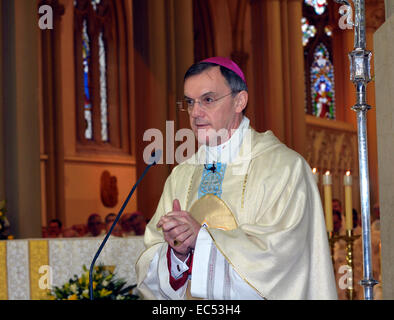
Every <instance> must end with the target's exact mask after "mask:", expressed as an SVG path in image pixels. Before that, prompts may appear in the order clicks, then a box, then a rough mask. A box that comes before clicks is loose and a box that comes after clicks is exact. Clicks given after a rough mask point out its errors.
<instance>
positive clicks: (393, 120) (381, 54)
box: [374, 7, 394, 300]
mask: <svg viewBox="0 0 394 320" xmlns="http://www.w3.org/2000/svg"><path fill="white" fill-rule="evenodd" d="M392 9H394V7H392ZM393 38H394V12H393V11H391V16H390V17H388V18H387V19H386V22H385V23H384V24H383V26H381V27H380V29H378V31H377V32H376V33H375V35H374V49H375V58H374V59H375V75H376V116H377V123H378V126H377V141H378V156H379V186H380V205H381V206H380V214H381V218H380V219H381V223H380V233H381V241H382V248H381V250H382V251H381V254H382V287H383V298H384V299H390V300H393V299H394V268H393V264H394V246H393V243H394V234H393V229H394V214H393V208H394V196H393V195H394V184H393V181H394V167H393V162H394V144H393V141H394V109H393V100H394V91H393V83H394V63H393V58H392V54H393V51H394V45H393V43H394V42H393V41H392V39H393Z"/></svg>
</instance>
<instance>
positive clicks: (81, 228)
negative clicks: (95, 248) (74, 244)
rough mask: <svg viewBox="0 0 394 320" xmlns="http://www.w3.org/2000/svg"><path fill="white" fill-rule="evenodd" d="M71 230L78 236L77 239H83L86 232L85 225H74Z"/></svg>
mask: <svg viewBox="0 0 394 320" xmlns="http://www.w3.org/2000/svg"><path fill="white" fill-rule="evenodd" d="M71 228H72V229H73V230H74V231H75V232H76V233H77V234H78V235H77V237H84V236H85V235H86V233H87V232H88V230H87V227H86V225H85V224H74V225H73V226H72V227H71Z"/></svg>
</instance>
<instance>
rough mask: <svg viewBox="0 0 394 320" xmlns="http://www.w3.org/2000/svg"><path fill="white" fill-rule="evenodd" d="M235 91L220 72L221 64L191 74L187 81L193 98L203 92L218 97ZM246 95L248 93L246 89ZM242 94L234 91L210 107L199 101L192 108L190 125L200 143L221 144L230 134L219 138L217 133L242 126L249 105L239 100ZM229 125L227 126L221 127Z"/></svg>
mask: <svg viewBox="0 0 394 320" xmlns="http://www.w3.org/2000/svg"><path fill="white" fill-rule="evenodd" d="M230 92H231V89H230V86H229V85H228V83H227V81H226V79H225V78H224V77H223V75H222V74H221V72H220V68H219V67H212V68H210V69H207V70H205V71H204V72H202V73H201V74H198V75H194V76H191V77H189V78H187V79H186V81H185V83H184V95H185V97H187V98H190V99H197V100H198V101H200V98H201V97H202V96H207V95H209V96H210V97H213V98H214V99H217V98H220V97H223V96H225V95H227V94H229V93H230ZM242 93H243V95H244V97H245V96H246V102H247V93H246V92H245V91H242ZM237 99H238V95H237V96H236V97H233V96H232V95H231V94H230V95H228V96H226V97H224V98H222V99H220V100H218V101H216V102H214V103H213V105H212V107H211V108H210V109H209V110H205V109H203V108H201V106H200V104H199V103H198V102H196V103H195V104H194V107H193V109H192V111H190V112H189V119H190V126H191V128H192V130H193V132H194V135H195V136H196V137H197V139H198V141H199V143H202V144H209V145H211V146H214V145H217V144H221V143H223V142H225V141H226V140H228V138H229V136H227V137H226V138H223V139H221V140H220V139H219V141H218V140H217V136H216V135H215V133H219V135H220V136H223V135H221V134H220V133H221V132H224V131H226V130H227V131H226V132H228V133H229V135H231V130H234V129H236V128H238V126H239V124H240V122H241V120H242V110H243V109H244V107H245V106H246V103H245V105H243V104H242V103H237V102H239V100H237ZM221 129H225V130H221Z"/></svg>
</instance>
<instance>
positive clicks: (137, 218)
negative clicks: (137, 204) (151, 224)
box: [131, 211, 146, 236]
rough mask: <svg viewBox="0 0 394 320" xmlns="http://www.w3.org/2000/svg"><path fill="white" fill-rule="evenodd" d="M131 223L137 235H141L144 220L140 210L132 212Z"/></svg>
mask: <svg viewBox="0 0 394 320" xmlns="http://www.w3.org/2000/svg"><path fill="white" fill-rule="evenodd" d="M131 223H132V225H133V228H134V232H135V234H136V235H137V236H142V235H143V234H144V233H145V228H146V220H145V217H144V215H143V214H142V213H141V212H139V211H137V212H134V213H133V215H132V216H131Z"/></svg>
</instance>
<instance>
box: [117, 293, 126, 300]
mask: <svg viewBox="0 0 394 320" xmlns="http://www.w3.org/2000/svg"><path fill="white" fill-rule="evenodd" d="M116 300H124V296H122V295H121V294H118V295H117V296H116Z"/></svg>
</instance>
